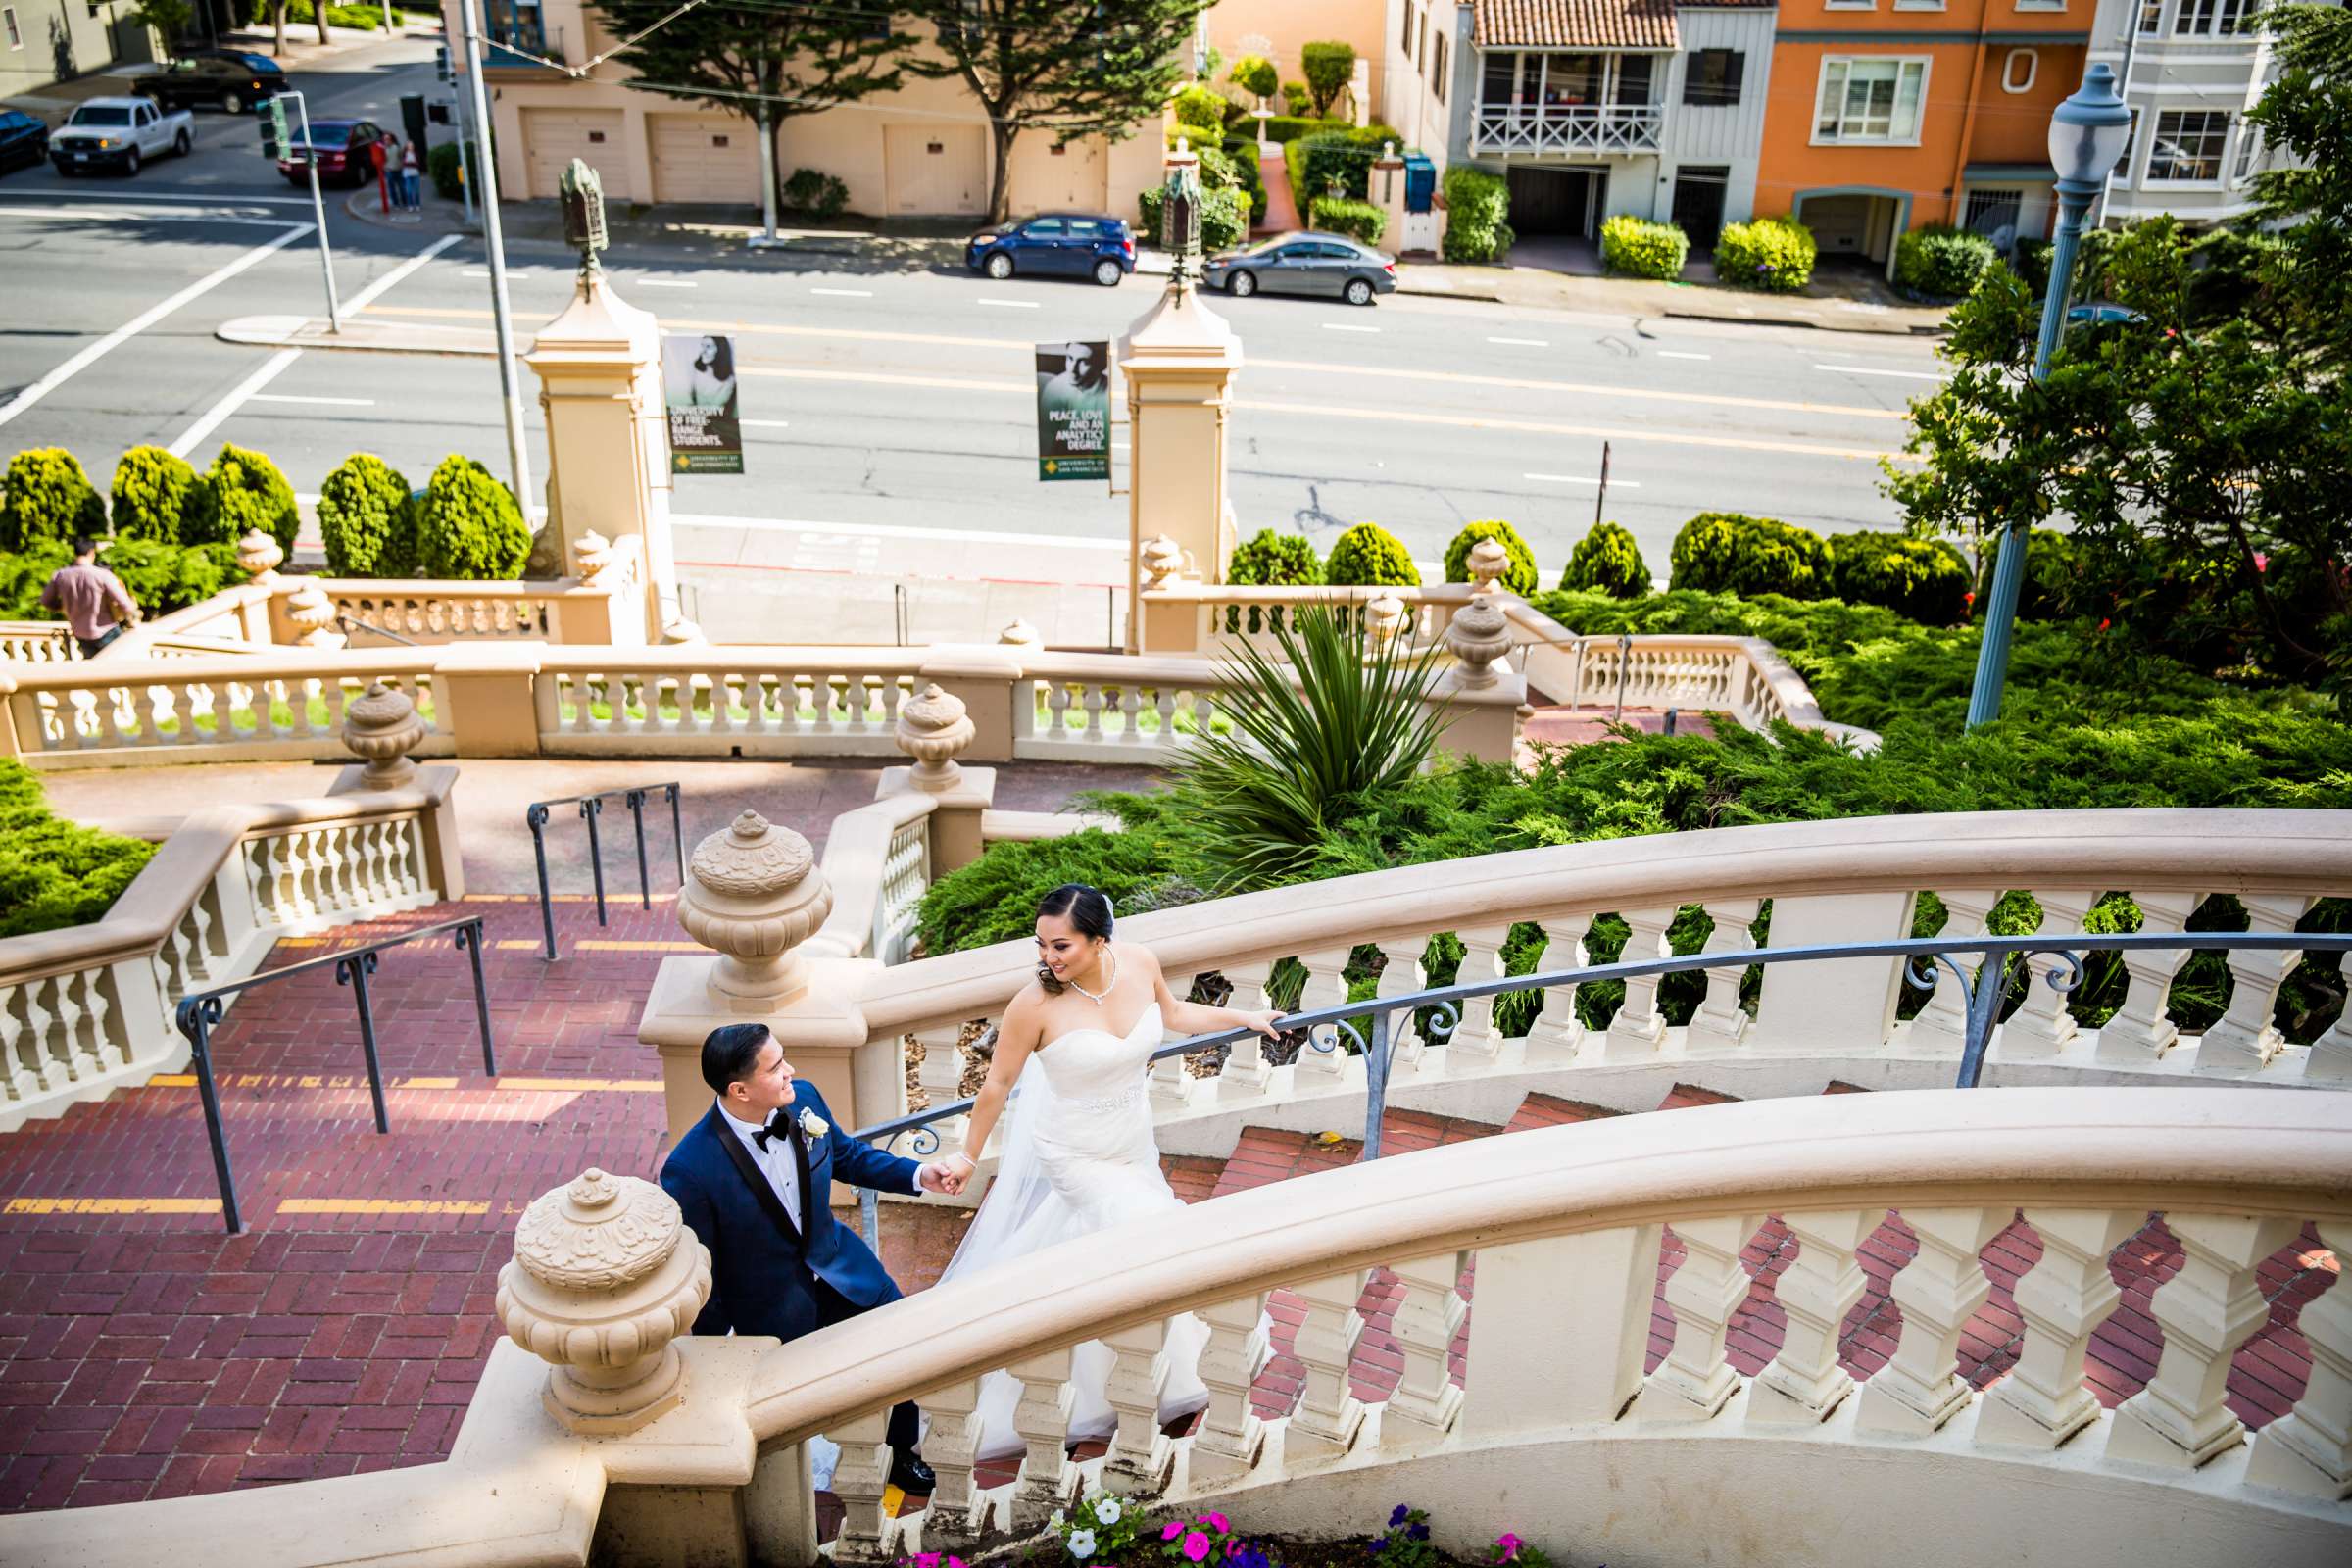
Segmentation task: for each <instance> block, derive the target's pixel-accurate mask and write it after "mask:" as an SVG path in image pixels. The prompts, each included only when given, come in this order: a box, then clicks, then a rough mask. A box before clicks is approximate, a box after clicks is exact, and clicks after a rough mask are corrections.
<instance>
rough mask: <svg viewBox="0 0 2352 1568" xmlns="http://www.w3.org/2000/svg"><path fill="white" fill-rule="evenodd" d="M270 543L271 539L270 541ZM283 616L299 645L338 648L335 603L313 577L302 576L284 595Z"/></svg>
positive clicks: (340, 634)
mask: <svg viewBox="0 0 2352 1568" xmlns="http://www.w3.org/2000/svg"><path fill="white" fill-rule="evenodd" d="M273 542H274V541H273ZM286 619H287V621H288V622H290V623H291V624H292V625H293V627H294V642H295V645H296V646H297V647H300V648H322V649H323V648H340V647H342V646H343V642H344V638H343V634H342V633H341V632H339V631H336V630H334V624H335V602H334V601H333V600H331V599H329V598H327V596H326V590H325V589H324V588H321V587H319V579H318V578H316V577H304V578H302V579H301V580H300V581H298V582H296V583H295V584H294V589H293V592H291V593H289V594H287V595H286Z"/></svg>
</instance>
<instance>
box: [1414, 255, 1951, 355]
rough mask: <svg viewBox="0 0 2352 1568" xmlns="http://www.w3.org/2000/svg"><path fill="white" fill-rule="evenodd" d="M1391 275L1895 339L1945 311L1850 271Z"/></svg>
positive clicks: (1520, 301) (1485, 270)
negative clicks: (1730, 278) (1785, 277)
mask: <svg viewBox="0 0 2352 1568" xmlns="http://www.w3.org/2000/svg"><path fill="white" fill-rule="evenodd" d="M1397 280H1398V281H1397V292H1399V293H1402V294H1424V295H1434V296H1436V297H1438V298H1441V299H1459V300H1483V301H1487V302H1490V303H1494V304H1499V305H1521V306H1529V307H1533V308H1536V309H1540V310H1554V311H1590V312H1601V313H1608V314H1623V315H1627V316H1650V317H1660V316H1662V317H1683V318H1689V319H1698V320H1710V321H1736V322H1743V323H1745V324H1747V325H1750V326H1809V327H1815V328H1818V329H1820V330H1823V331H1830V332H1876V333H1883V334H1887V335H1890V336H1896V337H1908V336H1913V335H1927V334H1934V333H1939V332H1941V331H1942V330H1943V322H1944V318H1945V317H1946V316H1947V315H1948V314H1950V313H1949V311H1948V310H1947V309H1946V308H1945V307H1942V306H1931V305H1911V304H1907V303H1904V302H1902V301H1900V300H1897V299H1896V298H1895V296H1894V295H1892V294H1891V293H1888V292H1887V291H1886V290H1884V289H1874V288H1873V287H1872V286H1871V280H1869V279H1867V278H1863V277H1860V276H1858V275H1857V274H1854V273H1851V272H1836V273H1832V274H1830V275H1827V276H1823V275H1819V274H1817V275H1816V276H1815V278H1814V280H1813V282H1812V283H1810V284H1808V285H1807V286H1806V289H1805V292H1804V293H1802V294H1758V293H1752V292H1750V291H1748V290H1746V289H1735V288H1725V287H1724V286H1723V285H1721V284H1719V283H1707V282H1698V281H1688V282H1675V283H1657V282H1651V281H1649V280H1647V279H1644V278H1632V277H1587V276H1580V275H1578V274H1575V273H1570V272H1557V271H1552V270H1548V269H1545V268H1537V267H1507V266H1506V267H1460V266H1454V265H1450V264H1448V263H1444V262H1407V263H1399V264H1398V265H1397Z"/></svg>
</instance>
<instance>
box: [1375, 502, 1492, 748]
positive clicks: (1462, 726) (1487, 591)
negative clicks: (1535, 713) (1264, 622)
mask: <svg viewBox="0 0 2352 1568" xmlns="http://www.w3.org/2000/svg"><path fill="white" fill-rule="evenodd" d="M1484 542H1486V543H1492V541H1484ZM1499 553H1500V552H1499V550H1498V551H1497V554H1499ZM1470 559H1471V561H1472V562H1473V563H1474V565H1473V568H1472V569H1473V570H1475V569H1477V568H1476V565H1475V563H1476V562H1477V561H1478V556H1477V553H1476V552H1475V551H1473V552H1472V553H1471V558H1470ZM1500 592H1501V591H1500V590H1499V589H1497V588H1496V587H1495V585H1494V580H1493V579H1492V578H1489V579H1488V580H1487V581H1486V582H1485V583H1484V584H1483V585H1481V587H1480V588H1479V591H1478V592H1477V593H1475V594H1473V595H1471V597H1470V602H1469V603H1468V604H1466V605H1464V606H1463V607H1462V608H1461V609H1459V610H1457V611H1455V612H1454V613H1453V618H1452V619H1451V620H1449V621H1447V622H1446V634H1445V637H1444V641H1445V644H1446V651H1447V652H1449V653H1451V654H1452V655H1453V659H1454V662H1453V663H1452V664H1451V665H1450V666H1448V667H1447V668H1446V670H1445V671H1444V672H1443V673H1441V674H1440V675H1439V676H1438V678H1437V681H1436V683H1435V684H1434V685H1433V686H1432V687H1431V688H1430V695H1431V698H1432V700H1434V701H1440V702H1443V703H1445V704H1446V710H1447V712H1448V714H1449V722H1448V723H1447V724H1446V735H1445V740H1444V745H1445V746H1446V750H1448V751H1454V752H1460V753H1463V754H1464V755H1466V756H1470V757H1477V758H1483V759H1485V760H1488V761H1509V760H1511V758H1512V757H1513V756H1514V755H1516V752H1517V748H1518V744H1519V713H1520V708H1521V706H1522V705H1523V704H1524V703H1525V702H1526V701H1527V677H1525V676H1524V675H1520V674H1517V673H1515V672H1514V671H1513V670H1511V669H1510V668H1509V666H1507V665H1505V666H1503V667H1502V668H1501V669H1499V670H1497V669H1496V668H1495V665H1496V663H1497V662H1499V661H1500V660H1501V659H1502V657H1503V656H1504V655H1505V654H1507V653H1509V652H1510V651H1511V625H1510V621H1509V619H1508V618H1507V617H1506V616H1505V615H1504V614H1503V613H1502V605H1501V602H1500V600H1499V597H1498V596H1499V594H1500ZM1383 603H1389V604H1395V603H1396V601H1395V600H1386V601H1383ZM1379 608H1380V606H1379V604H1375V606H1374V609H1375V610H1376V611H1377V610H1378V609H1379ZM1399 608H1401V607H1399ZM1429 609H1430V607H1429V606H1428V605H1427V604H1426V603H1425V604H1424V605H1423V606H1422V607H1421V611H1422V613H1424V614H1427V613H1429Z"/></svg>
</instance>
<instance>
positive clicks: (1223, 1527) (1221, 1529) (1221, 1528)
mask: <svg viewBox="0 0 2352 1568" xmlns="http://www.w3.org/2000/svg"><path fill="white" fill-rule="evenodd" d="M1199 1522H1200V1523H1201V1524H1204V1525H1206V1526H1208V1528H1209V1529H1211V1530H1214V1531H1215V1532H1217V1533H1218V1534H1219V1535H1223V1534H1224V1533H1225V1532H1226V1531H1228V1530H1231V1529H1232V1528H1233V1526H1232V1525H1230V1524H1228V1523H1226V1520H1225V1516H1224V1515H1223V1514H1221V1513H1204V1514H1202V1515H1201V1518H1200V1521H1199Z"/></svg>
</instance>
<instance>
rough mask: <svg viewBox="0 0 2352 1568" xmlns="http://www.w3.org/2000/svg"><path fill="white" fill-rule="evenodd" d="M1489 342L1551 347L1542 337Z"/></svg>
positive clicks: (1535, 347) (1491, 340)
mask: <svg viewBox="0 0 2352 1568" xmlns="http://www.w3.org/2000/svg"><path fill="white" fill-rule="evenodd" d="M1324 324H1325V325H1329V324H1330V323H1329V322H1326V323H1324ZM1487 341H1488V342H1490V343H1510V344H1515V345H1517V346H1518V347H1520V348H1523V349H1547V348H1549V347H1551V344H1550V342H1549V341H1548V340H1546V339H1544V338H1540V337H1491V338H1489V339H1487Z"/></svg>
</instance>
